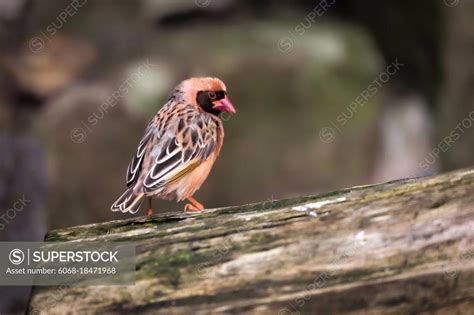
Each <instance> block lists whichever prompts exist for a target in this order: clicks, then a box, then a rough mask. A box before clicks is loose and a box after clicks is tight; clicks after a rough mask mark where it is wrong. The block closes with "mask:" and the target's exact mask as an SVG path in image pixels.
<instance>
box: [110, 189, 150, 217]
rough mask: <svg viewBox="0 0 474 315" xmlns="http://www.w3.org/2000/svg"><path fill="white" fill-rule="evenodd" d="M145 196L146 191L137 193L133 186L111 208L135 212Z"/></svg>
mask: <svg viewBox="0 0 474 315" xmlns="http://www.w3.org/2000/svg"><path fill="white" fill-rule="evenodd" d="M144 196H145V194H144V193H139V194H136V193H135V192H134V191H133V188H129V189H128V190H127V191H125V192H124V193H123V194H122V196H120V198H119V199H117V201H115V202H114V204H113V205H112V207H110V210H112V211H122V212H123V213H125V212H130V213H135V212H137V211H138V209H139V208H140V205H141V204H142V201H143V197H144Z"/></svg>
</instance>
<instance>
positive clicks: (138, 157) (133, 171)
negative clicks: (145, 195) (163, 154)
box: [127, 120, 154, 187]
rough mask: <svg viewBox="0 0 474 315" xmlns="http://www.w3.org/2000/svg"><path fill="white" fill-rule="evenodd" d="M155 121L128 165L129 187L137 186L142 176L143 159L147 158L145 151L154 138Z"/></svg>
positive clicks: (147, 130)
mask: <svg viewBox="0 0 474 315" xmlns="http://www.w3.org/2000/svg"><path fill="white" fill-rule="evenodd" d="M153 131H154V128H153V120H152V121H150V123H149V124H148V127H147V128H146V130H145V135H144V136H143V138H142V139H141V140H140V143H139V144H138V148H137V151H136V152H135V155H134V156H133V158H132V161H131V162H130V164H129V165H128V168H127V187H132V186H133V185H135V184H136V182H137V180H138V177H139V176H140V172H141V170H142V164H143V158H144V156H145V151H146V149H147V147H148V143H149V142H150V139H151V138H152V137H153Z"/></svg>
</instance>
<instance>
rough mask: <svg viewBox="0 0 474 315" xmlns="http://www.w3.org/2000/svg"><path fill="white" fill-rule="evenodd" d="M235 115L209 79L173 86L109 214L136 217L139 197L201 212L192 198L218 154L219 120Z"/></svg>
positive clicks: (221, 137)
mask: <svg viewBox="0 0 474 315" xmlns="http://www.w3.org/2000/svg"><path fill="white" fill-rule="evenodd" d="M222 113H230V114H235V113H236V109H235V108H234V105H233V104H232V102H231V101H230V100H229V98H228V96H227V88H226V86H225V84H224V82H222V81H221V80H220V79H218V78H215V77H193V78H190V79H187V80H184V81H182V82H181V83H179V84H178V85H177V86H176V87H175V88H174V89H173V91H172V92H171V94H170V96H169V98H168V100H167V101H166V103H165V105H164V106H163V107H162V108H161V109H160V110H159V111H158V113H157V114H156V115H155V116H154V117H153V118H152V119H151V120H150V121H149V123H148V126H147V127H146V129H145V134H144V136H143V137H142V139H141V140H140V143H139V144H138V148H137V150H136V152H135V154H134V156H133V158H132V161H131V162H130V164H129V165H128V168H127V175H126V185H127V190H126V191H125V192H124V193H123V194H122V195H121V196H120V197H119V198H118V199H117V200H116V201H115V202H114V203H113V204H112V206H111V210H112V211H114V212H116V211H120V212H123V213H127V212H129V213H132V214H133V213H136V212H137V211H138V210H139V209H140V205H141V204H142V202H143V200H144V199H145V198H147V199H148V208H147V215H148V216H152V215H153V207H152V198H158V199H163V200H174V199H175V200H176V201H177V202H180V201H183V200H185V199H187V201H188V203H187V204H186V205H185V207H184V211H185V212H196V211H202V210H203V209H204V206H203V205H202V204H201V203H200V202H198V201H197V200H196V199H194V198H193V195H194V193H195V192H196V191H197V190H198V189H199V188H200V187H201V185H202V184H203V183H204V181H205V180H206V178H207V177H208V175H209V172H210V170H211V168H212V166H213V165H214V162H215V161H216V158H217V157H218V155H219V152H220V150H221V148H222V145H223V142H224V126H223V122H222V119H221V117H220V115H221V114H222Z"/></svg>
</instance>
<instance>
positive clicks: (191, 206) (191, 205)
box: [184, 197, 204, 212]
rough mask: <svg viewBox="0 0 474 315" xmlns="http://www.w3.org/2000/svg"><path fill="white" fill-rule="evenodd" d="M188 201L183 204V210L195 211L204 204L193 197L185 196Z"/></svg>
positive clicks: (200, 209)
mask: <svg viewBox="0 0 474 315" xmlns="http://www.w3.org/2000/svg"><path fill="white" fill-rule="evenodd" d="M186 199H188V201H189V202H190V203H188V204H187V205H185V206H184V211H185V212H197V211H202V210H204V206H203V205H202V204H201V203H199V202H198V201H197V200H196V199H194V198H193V197H188V198H186Z"/></svg>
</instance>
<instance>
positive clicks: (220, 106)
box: [212, 95, 237, 114]
mask: <svg viewBox="0 0 474 315" xmlns="http://www.w3.org/2000/svg"><path fill="white" fill-rule="evenodd" d="M212 104H213V105H214V106H212V108H214V109H217V110H219V111H221V112H227V113H232V114H235V113H236V112H237V111H236V110H235V108H234V105H232V103H231V102H230V101H229V99H228V98H227V95H226V96H225V97H224V98H223V99H221V100H218V101H214V102H212Z"/></svg>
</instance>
